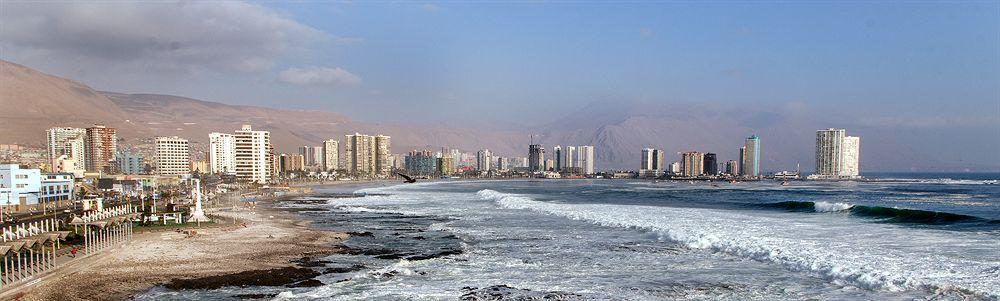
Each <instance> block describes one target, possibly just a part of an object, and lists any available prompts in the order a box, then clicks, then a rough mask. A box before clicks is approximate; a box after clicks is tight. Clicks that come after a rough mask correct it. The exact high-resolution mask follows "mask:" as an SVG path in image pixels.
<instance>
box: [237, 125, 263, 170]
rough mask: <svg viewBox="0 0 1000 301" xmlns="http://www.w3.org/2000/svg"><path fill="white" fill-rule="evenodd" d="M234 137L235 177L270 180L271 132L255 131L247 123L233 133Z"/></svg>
mask: <svg viewBox="0 0 1000 301" xmlns="http://www.w3.org/2000/svg"><path fill="white" fill-rule="evenodd" d="M233 138H235V139H236V147H235V150H236V156H235V157H234V158H235V159H234V161H235V164H236V179H237V180H239V181H245V182H255V183H261V184H264V183H267V182H268V181H270V180H271V173H272V171H271V157H270V154H269V152H270V150H271V132H268V131H255V130H253V128H252V127H251V126H250V125H249V124H245V125H243V127H242V128H240V129H239V130H237V131H236V133H235V134H233Z"/></svg>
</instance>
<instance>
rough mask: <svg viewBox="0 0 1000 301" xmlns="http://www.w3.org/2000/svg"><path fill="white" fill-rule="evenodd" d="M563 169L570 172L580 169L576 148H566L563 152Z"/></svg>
mask: <svg viewBox="0 0 1000 301" xmlns="http://www.w3.org/2000/svg"><path fill="white" fill-rule="evenodd" d="M562 152H563V155H562V169H563V170H565V171H569V170H570V169H571V168H574V167H580V165H579V162H577V161H576V158H577V153H576V147H575V146H566V148H564V149H563V150H562Z"/></svg>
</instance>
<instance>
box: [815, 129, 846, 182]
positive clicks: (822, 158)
mask: <svg viewBox="0 0 1000 301" xmlns="http://www.w3.org/2000/svg"><path fill="white" fill-rule="evenodd" d="M845 133H846V131H845V130H844V129H833V128H831V129H825V130H818V131H816V171H815V172H814V174H816V175H821V176H839V175H840V174H841V173H842V172H843V168H844V149H843V147H844V136H845Z"/></svg>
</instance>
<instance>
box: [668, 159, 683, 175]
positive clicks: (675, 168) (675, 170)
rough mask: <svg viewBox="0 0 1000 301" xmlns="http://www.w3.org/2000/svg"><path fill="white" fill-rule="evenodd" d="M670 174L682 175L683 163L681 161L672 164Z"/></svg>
mask: <svg viewBox="0 0 1000 301" xmlns="http://www.w3.org/2000/svg"><path fill="white" fill-rule="evenodd" d="M670 173H671V174H675V175H679V174H681V162H680V161H678V162H674V163H670Z"/></svg>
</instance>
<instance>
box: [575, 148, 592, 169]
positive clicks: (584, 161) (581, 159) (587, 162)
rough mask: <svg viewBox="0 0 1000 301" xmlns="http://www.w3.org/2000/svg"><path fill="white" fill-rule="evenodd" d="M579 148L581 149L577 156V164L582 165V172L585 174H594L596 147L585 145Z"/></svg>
mask: <svg viewBox="0 0 1000 301" xmlns="http://www.w3.org/2000/svg"><path fill="white" fill-rule="evenodd" d="M577 149H578V150H579V154H578V155H577V157H576V158H577V162H576V165H578V166H579V167H580V172H582V173H583V174H585V175H592V174H594V147H593V146H591V145H583V146H580V147H578V148H577Z"/></svg>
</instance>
